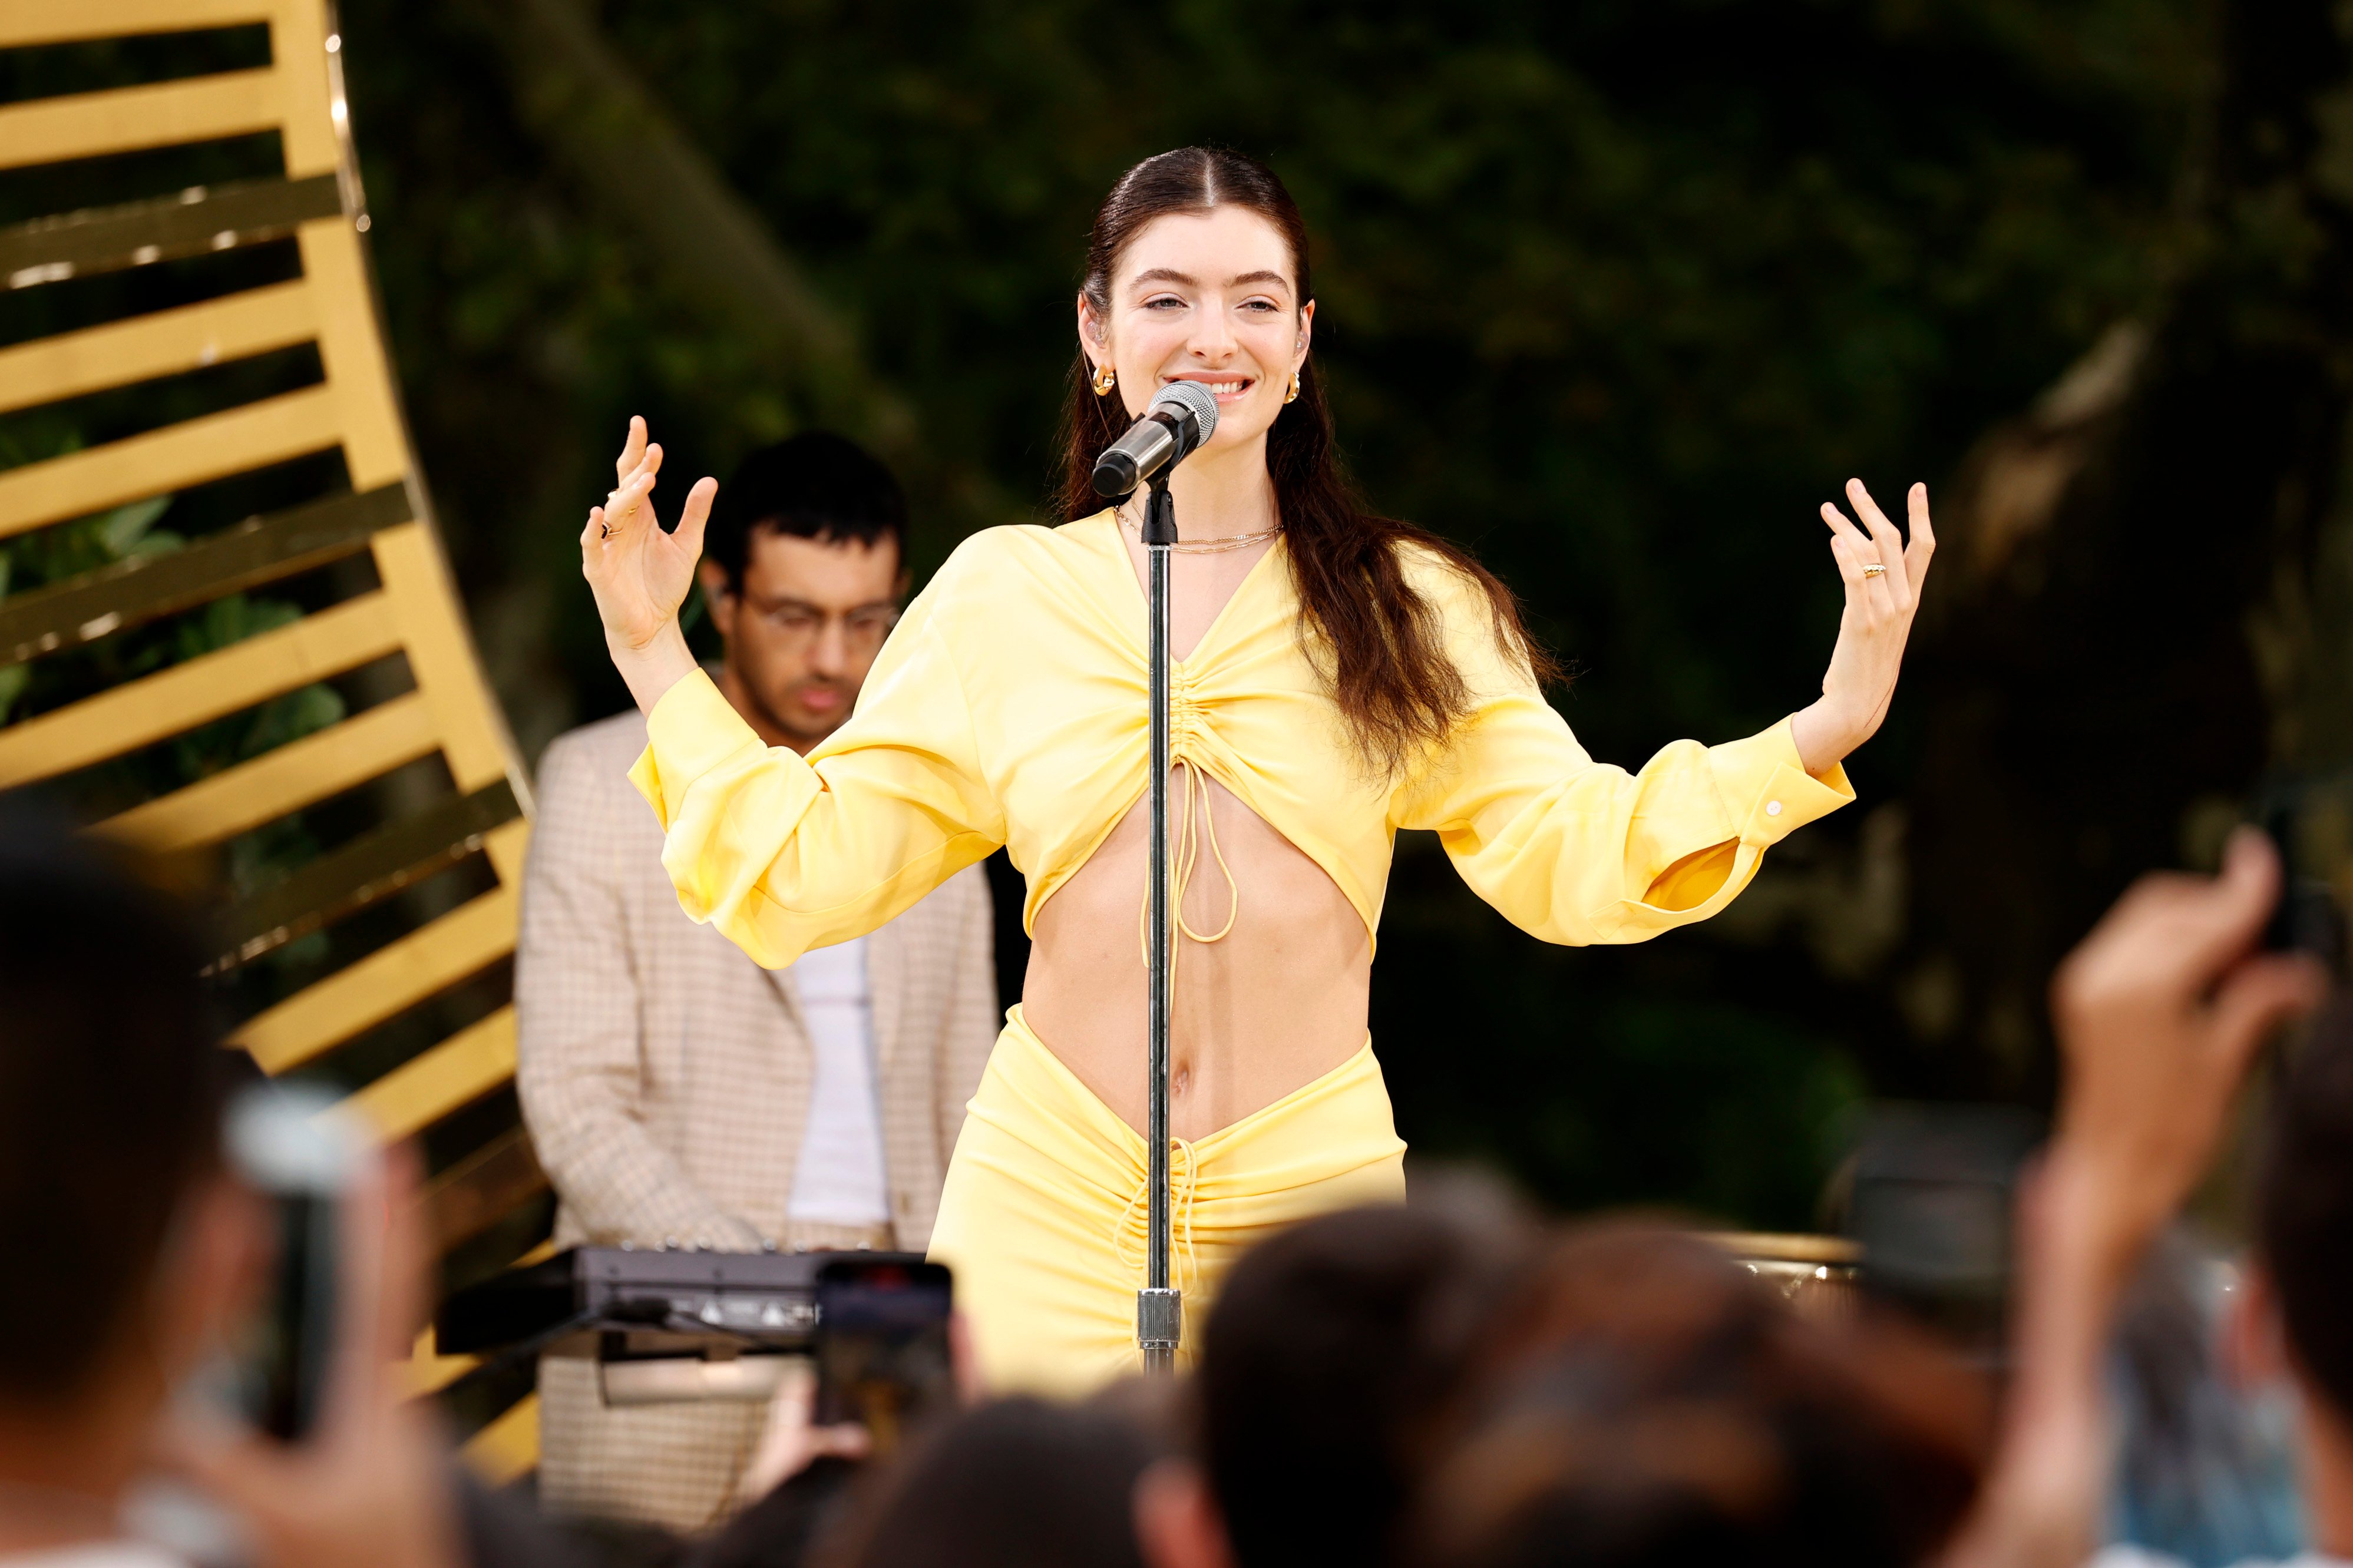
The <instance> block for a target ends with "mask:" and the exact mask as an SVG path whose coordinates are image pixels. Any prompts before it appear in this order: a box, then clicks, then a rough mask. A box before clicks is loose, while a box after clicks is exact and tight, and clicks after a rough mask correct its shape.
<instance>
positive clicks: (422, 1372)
mask: <svg viewBox="0 0 2353 1568" xmlns="http://www.w3.org/2000/svg"><path fill="white" fill-rule="evenodd" d="M481 1364H482V1358H481V1357H480V1356H478V1355H443V1354H442V1353H441V1352H439V1351H438V1350H436V1349H435V1348H434V1346H433V1330H432V1328H431V1327H430V1326H429V1325H428V1326H427V1327H426V1328H423V1329H420V1330H418V1331H417V1342H416V1343H415V1344H414V1345H412V1346H410V1347H409V1351H408V1359H407V1360H406V1361H405V1362H403V1363H400V1373H401V1381H402V1384H403V1385H404V1386H403V1388H402V1393H403V1394H405V1395H406V1397H408V1398H410V1399H418V1398H422V1397H423V1396H424V1395H426V1394H438V1393H440V1392H441V1391H442V1390H443V1389H445V1388H447V1387H448V1386H449V1385H450V1384H453V1383H455V1382H457V1381H458V1380H459V1378H461V1377H463V1376H465V1375H466V1374H467V1373H470V1372H471V1371H473V1370H474V1369H475V1368H476V1367H478V1366H480V1365H481Z"/></svg>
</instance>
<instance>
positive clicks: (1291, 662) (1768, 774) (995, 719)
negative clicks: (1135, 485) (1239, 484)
mask: <svg viewBox="0 0 2353 1568" xmlns="http://www.w3.org/2000/svg"><path fill="white" fill-rule="evenodd" d="M1409 570H1410V572H1411V575H1412V579H1413V582H1414V584H1415V586H1416V587H1417V588H1418V589H1419V591H1420V592H1421V593H1423V594H1424V595H1429V596H1430V597H1431V598H1432V599H1433V600H1434V602H1435V603H1436V604H1437V605H1439V607H1440V614H1441V616H1442V617H1443V623H1444V626H1445V627H1446V636H1447V646H1448V648H1449V650H1450V652H1451V654H1452V656H1453V658H1454V659H1455V661H1456V664H1457V666H1458V668H1461V671H1462V673H1463V675H1464V677H1465V678H1466V679H1467V680H1468V681H1469V682H1470V685H1471V688H1472V692H1473V693H1474V697H1475V705H1474V707H1473V710H1472V713H1471V715H1470V717H1469V718H1468V719H1467V720H1466V721H1464V722H1463V723H1462V724H1461V726H1460V727H1459V728H1458V730H1457V731H1456V733H1455V735H1454V736H1453V738H1452V740H1451V742H1450V743H1449V744H1448V745H1447V746H1446V748H1445V749H1444V750H1443V752H1440V753H1439V754H1436V755H1433V756H1431V757H1430V758H1428V759H1426V760H1425V762H1424V763H1422V764H1421V765H1419V766H1418V767H1415V768H1413V769H1411V770H1410V771H1409V772H1408V773H1406V774H1404V775H1403V776H1401V777H1398V778H1395V779H1384V778H1379V777H1377V776H1374V775H1372V774H1371V773H1369V772H1368V771H1367V770H1366V767H1365V766H1364V765H1363V763H1361V762H1360V761H1359V759H1358V757H1357V755H1356V752H1355V751H1354V749H1353V748H1352V747H1351V745H1350V744H1349V742H1348V740H1347V738H1346V736H1345V733H1344V731H1342V729H1341V723H1340V718H1339V713H1338V710H1336V709H1335V707H1334V705H1333V703H1332V700H1331V698H1330V696H1329V695H1328V694H1327V693H1326V691H1325V689H1324V684H1323V682H1322V681H1321V680H1320V679H1318V678H1317V676H1316V673H1315V671H1314V668H1313V666H1312V665H1311V664H1310V662H1309V659H1308V656H1307V653H1306V651H1305V649H1304V648H1303V647H1302V646H1301V643H1300V637H1301V629H1300V616H1301V611H1300V605H1299V600H1298V596H1297V594H1296V592H1295V590H1294V588H1293V581H1292V574H1291V572H1290V569H1289V563H1288V560H1287V557H1286V553H1285V551H1284V548H1283V546H1282V542H1280V541H1278V542H1277V543H1276V545H1275V547H1274V548H1273V549H1271V550H1270V551H1268V552H1267V553H1266V555H1265V556H1264V557H1263V558H1261V560H1260V561H1259V563H1257V564H1256V565H1255V566H1254V567H1252V568H1251V570H1250V574H1249V575H1248V576H1247V577H1246V578H1245V579H1244V580H1243V581H1242V584H1241V585H1240V587H1239V588H1238V589H1236V590H1235V592H1234V595H1233V598H1232V599H1231V600H1230V601H1229V602H1228V604H1227V605H1226V607H1225V609H1224V610H1223V612H1221V613H1220V614H1219V616H1218V618H1217V620H1216V621H1215V622H1214V623H1213V624H1212V625H1211V626H1210V627H1209V629H1208V632H1207V633H1206V634H1205V635H1204V636H1203V637H1202V638H1201V641H1200V644H1199V646H1198V647H1196V648H1195V649H1194V650H1193V653H1192V656H1191V657H1190V658H1185V659H1183V660H1180V661H1177V662H1176V664H1175V665H1174V666H1173V668H1172V672H1171V679H1170V692H1171V695H1170V719H1171V722H1170V751H1171V753H1172V754H1173V755H1174V756H1175V757H1176V759H1177V760H1179V761H1181V762H1184V763H1189V764H1191V765H1192V766H1194V767H1196V768H1198V769H1199V770H1200V771H1201V772H1202V773H1206V774H1208V776H1209V777H1211V778H1214V779H1216V780H1217V781H1218V782H1219V784H1223V785H1224V786H1225V787H1226V788H1227V789H1229V790H1230V791H1232V792H1233V794H1234V795H1236V796H1237V797H1239V798H1240V800H1241V802H1242V803H1243V804H1244V805H1247V806H1249V807H1250V809H1251V810H1252V811H1254V812H1256V813H1257V814H1258V815H1259V816H1261V817H1262V818H1263V819H1264V820H1265V821H1266V822H1267V823H1268V825H1269V826H1272V827H1273V828H1274V829H1275V831H1276V832H1278V833H1280V834H1282V836H1283V837H1285V838H1287V839H1289V840H1290V841H1291V842H1292V843H1293V844H1294V845H1296V846H1297V847H1299V848H1300V849H1301V850H1302V851H1303V853H1305V854H1306V855H1307V856H1308V857H1309V858H1312V859H1313V860H1314V862H1315V863H1316V864H1317V865H1318V866H1320V867H1322V868H1324V871H1325V872H1327V873H1328V874H1329V875H1330V876H1331V878H1332V880H1333V881H1334V882H1335V883H1336V884H1337V885H1338V886H1339V889H1340V890H1341V891H1342V892H1343V893H1344V894H1345V895H1346V896H1347V899H1348V900H1349V902H1350V903H1352V904H1354V905H1355V906H1356V911H1357V912H1358V913H1359V914H1361V915H1362V916H1363V917H1364V921H1365V928H1366V931H1368V932H1370V931H1377V929H1378V927H1379V923H1380V913H1381V900H1382V896H1383V893H1384V892H1385V890H1386V888H1387V884H1388V868H1389V856H1390V850H1391V846H1392V843H1393V841H1394V839H1395V837H1396V834H1397V830H1398V828H1400V827H1411V828H1430V829H1434V830H1435V831H1436V832H1437V834H1438V836H1439V840H1440V843H1441V844H1443V845H1444V846H1445V848H1446V852H1447V854H1448V855H1450V856H1451V857H1452V858H1453V860H1454V864H1455V866H1456V867H1457V868H1458V869H1460V870H1461V873H1462V877H1463V879H1464V880H1466V881H1468V882H1469V883H1470V884H1471V886H1472V889H1473V890H1475V891H1476V892H1477V893H1478V894H1479V896H1480V897H1482V898H1483V899H1485V900H1487V901H1488V902H1489V903H1491V904H1493V905H1494V906H1495V908H1496V909H1498V910H1502V911H1503V913H1504V915H1505V916H1506V917H1508V918H1509V919H1510V920H1511V921H1513V923H1514V924H1515V925H1517V926H1519V927H1520V928H1521V929H1522V930H1524V931H1528V932H1530V933H1531V934H1533V935H1535V936H1538V937H1541V938H1543V939H1544V940H1546V941H1547V942H1565V943H1571V944H1582V943H1586V942H1641V941H1643V940H1645V939H1646V938H1649V937H1652V936H1656V935H1657V934H1659V933H1660V932H1661V931H1667V930H1670V929H1672V928H1673V927H1675V926H1679V925H1685V924H1688V923H1690V922H1692V921H1699V920H1704V919H1705V918H1706V917H1708V916H1709V915H1712V914H1714V913H1715V911H1716V910H1720V909H1722V908H1723V907H1724V906H1725V904H1727V903H1729V902H1731V901H1732V900H1733V898H1734V897H1735V896H1736V894H1738V893H1739V891H1740V889H1743V888H1744V887H1746V886H1747V884H1748V880H1749V879H1750V878H1751V877H1753V876H1754V875H1755V874H1756V870H1757V861H1758V860H1759V858H1761V857H1762V856H1763V854H1764V852H1765V851H1766V849H1767V848H1768V847H1771V846H1772V845H1774V844H1776V843H1778V842H1779V841H1780V839H1781V838H1782V837H1783V836H1785V835H1786V834H1788V832H1789V830H1790V829H1792V828H1794V827H1797V826H1799V825H1801V824H1803V823H1808V822H1811V821H1813V820H1814V819H1815V818H1817V817H1820V816H1825V815H1827V814H1828V813H1830V812H1831V811H1833V810H1835V809H1837V808H1838V807H1839V806H1841V805H1844V804H1845V803H1846V802H1848V801H1850V800H1852V799H1853V798H1854V792H1853V791H1852V789H1851V788H1849V787H1848V784H1847V781H1846V775H1845V773H1844V772H1843V771H1842V770H1840V769H1836V768H1833V769H1832V770H1831V773H1830V774H1829V776H1828V777H1827V778H1823V779H1816V778H1814V777H1812V776H1810V775H1809V774H1808V773H1806V771H1805V767H1804V764H1803V763H1801V762H1800V761H1799V755H1798V749H1797V745H1796V742H1794V741H1793V740H1792V739H1791V738H1790V731H1789V722H1788V720H1786V719H1785V720H1783V721H1781V722H1780V723H1778V724H1776V725H1774V726H1773V727H1772V728H1771V729H1769V730H1767V731H1764V732H1763V733H1762V734H1758V735H1754V736H1751V737H1750V738H1748V739H1747V740H1745V741H1735V742H1730V743H1729V744H1726V745H1721V746H1702V745H1700V744H1698V743H1697V742H1692V741H1677V742H1674V743H1672V745H1669V746H1668V747H1666V748H1665V749H1664V750H1662V751H1661V752H1659V754H1658V755H1656V756H1654V757H1652V758H1651V761H1650V762H1649V763H1648V764H1647V765H1645V766H1644V767H1643V769H1642V771H1641V773H1631V774H1630V773H1627V772H1626V771H1625V770H1624V769H1622V768H1617V767H1611V766H1609V765H1606V764H1602V763H1596V762H1594V761H1593V759H1592V758H1590V757H1588V755H1586V753H1585V751H1584V749H1583V748H1582V747H1580V746H1579V745H1578V744H1577V740H1576V737H1575V736H1573V735H1571V734H1570V733H1569V730H1568V725H1567V723H1566V722H1565V721H1563V720H1562V719H1561V717H1560V715H1559V714H1558V713H1557V712H1556V711H1554V710H1553V708H1552V706H1551V704H1549V703H1547V702H1546V700H1544V697H1543V695H1542V693H1541V692H1539V691H1538V690H1537V689H1536V688H1535V684H1534V683H1533V682H1532V681H1531V680H1530V679H1528V678H1527V676H1526V675H1525V673H1524V672H1522V671H1521V670H1519V669H1517V668H1514V666H1513V665H1512V664H1511V663H1510V662H1509V661H1507V660H1506V659H1505V658H1504V657H1503V655H1502V654H1501V652H1500V651H1499V649H1498V648H1497V647H1496V642H1495V637H1494V634H1493V622H1492V621H1491V619H1490V617H1489V615H1488V610H1487V605H1486V602H1485V598H1484V595H1482V593H1481V592H1480V590H1479V589H1478V588H1477V586H1476V585H1475V584H1472V583H1470V582H1468V581H1466V580H1464V579H1463V578H1462V577H1461V575H1460V574H1458V573H1456V572H1454V571H1452V570H1451V568H1449V567H1447V566H1446V565H1445V564H1444V563H1441V562H1440V561H1438V560H1437V559H1436V558H1434V557H1428V556H1422V557H1418V558H1417V559H1416V560H1414V561H1412V562H1410V563H1409ZM647 730H648V735H649V744H648V746H647V748H646V751H645V753H644V754H643V755H642V756H640V757H639V758H638V763H637V765H636V767H634V768H633V769H632V770H631V771H630V775H629V776H630V778H631V780H632V781H633V782H634V783H635V784H637V786H638V790H639V791H640V792H641V793H643V794H644V795H645V797H646V799H647V800H648V801H649V802H650V803H651V804H652V805H653V808H654V811H655V812H656V814H657V815H658V816H659V817H660V819H661V824H662V826H663V829H664V831H665V832H666V833H667V835H668V839H667V842H666V844H665V846H664V848H663V851H662V864H663V866H664V867H665V868H667V869H668V870H669V872H670V879H671V880H672V881H673V882H674V883H676V884H677V887H678V893H679V902H680V904H681V906H682V907H683V908H684V909H685V910H686V912H687V913H688V914H689V915H691V916H692V917H693V918H694V919H695V920H697V921H708V922H714V923H716V924H717V925H718V927H719V929H720V930H721V931H723V932H724V933H726V935H727V936H728V937H729V938H730V939H732V940H733V942H735V943H736V944H737V945H738V946H740V947H741V948H743V949H744V952H747V953H749V954H751V955H752V957H753V958H754V960H755V961H756V962H758V963H762V964H765V965H766V966H767V967H769V968H772V969H773V968H778V967H781V966H783V965H785V964H788V963H792V962H793V960H794V959H796V958H797V957H799V956H800V954H801V953H803V952H806V951H807V950H808V949H809V948H812V947H823V946H825V945H827V944H828V943H831V942H845V941H847V940H849V938H851V937H854V936H860V935H863V934H864V933H866V932H868V931H872V930H874V929H875V928H876V927H878V926H880V925H881V924H882V923H883V922H885V921H889V920H890V919H891V918H892V917H893V916H895V915H897V914H899V913H900V912H901V911H902V910H905V909H907V908H908V907H909V906H910V905H912V904H913V903H914V902H915V901H916V900H918V899H921V898H922V897H923V895H924V894H925V893H928V892H930V891H931V890H932V889H934V888H936V887H938V886H939V885H940V884H941V883H942V882H944V881H945V880H946V879H948V878H949V877H951V876H954V875H955V873H956V872H957V871H959V870H961V869H963V868H965V867H966V866H969V865H971V864H972V863H973V862H975V861H976V860H980V859H982V858H986V857H987V855H988V854H989V853H990V852H991V851H992V850H994V849H996V848H997V846H999V845H1004V846H1006V847H1008V850H1009V852H1010V856H1011V858H1012V861H1013V864H1014V865H1015V866H1016V867H1017V868H1019V869H1020V870H1021V871H1023V872H1024V873H1025V874H1026V875H1027V876H1028V877H1029V899H1028V900H1027V902H1026V904H1025V906H1024V910H1023V918H1024V921H1025V923H1031V922H1034V920H1035V917H1036V915H1037V912H1038V910H1039V906H1041V905H1042V904H1044V903H1045V901H1046V900H1048V899H1050V898H1051V897H1052V896H1053V894H1054V890H1055V889H1057V888H1059V887H1060V886H1061V885H1062V883H1063V882H1064V881H1066V880H1068V879H1069V878H1070V877H1071V875H1072V873H1074V872H1076V871H1077V870H1078V868H1080V867H1082V866H1083V865H1085V864H1086V861H1087V858H1088V857H1089V856H1091V855H1092V854H1093V853H1094V850H1095V847H1096V846H1097V845H1099V844H1101V843H1102V842H1103V839H1104V837H1106V836H1108V835H1109V834H1110V832H1111V830H1112V828H1113V826H1115V825H1117V823H1118V822H1119V820H1120V819H1121V817H1123V816H1124V815H1125V814H1126V813H1127V811H1128V810H1129V808H1130V807H1131V806H1133V805H1134V803H1135V802H1136V800H1137V799H1138V798H1139V797H1141V796H1142V795H1143V794H1144V791H1145V774H1146V773H1147V772H1148V768H1147V765H1146V757H1145V751H1146V730H1147V715H1146V713H1145V602H1144V594H1143V590H1142V589H1141V587H1140V586H1139V585H1138V584H1137V583H1136V580H1135V572H1134V567H1133V566H1132V565H1131V564H1130V563H1129V560H1128V555H1127V551H1126V547H1125V544H1124V542H1123V540H1122V538H1121V535H1120V531H1119V525H1118V522H1117V521H1116V520H1115V518H1114V517H1113V514H1112V513H1110V512H1108V511H1106V512H1103V513H1101V514H1099V515H1097V516H1094V517H1091V518H1088V519H1086V520H1084V521H1079V522H1073V523H1069V524H1066V525H1064V526H1063V527H1060V528H1040V527H1034V526H1024V527H1008V528H992V529H988V530H986V531H983V532H980V533H977V534H975V535H974V536H973V537H971V538H970V539H967V540H966V541H965V542H964V543H963V545H962V546H961V547H959V548H958V549H957V551H956V552H955V554H954V555H953V556H951V557H950V558H949V559H948V562H947V563H946V564H945V565H944V566H942V567H941V568H940V571H939V573H938V574H937V575H936V576H934V578H933V579H932V582H931V584H929V586H927V587H926V588H925V589H924V590H923V593H922V594H920V595H917V596H916V598H915V601H914V602H913V604H912V605H909V606H908V608H907V613H906V615H905V616H904V617H903V618H902V620H901V622H900V624H899V626H898V627H897V629H896V630H895V631H893V632H892V636H891V640H890V641H889V642H888V643H887V644H885V645H884V646H883V648H882V651H881V656H880V657H879V658H877V659H876V660H875V663H874V668H873V670H872V672H871V674H870V675H869V676H868V678H867V681H866V685H865V689H864V690H863V691H862V692H861V693H860V696H859V699H858V705H857V708H856V710H855V711H854V713H853V714H852V716H851V717H850V719H849V722H847V723H845V724H844V725H843V726H842V727H841V728H840V729H839V731H835V733H834V734H833V735H832V736H831V737H829V738H828V740H827V741H826V742H824V743H823V744H822V745H819V746H818V747H817V748H816V749H815V750H814V751H812V752H810V753H809V755H808V758H807V761H806V762H804V761H803V760H802V759H801V758H800V757H799V756H798V755H797V754H796V753H794V752H790V751H786V750H784V749H781V748H770V747H768V746H765V745H764V744H762V743H761V742H760V740H759V738H758V737H757V736H756V735H754V733H753V731H752V729H751V726H749V725H748V724H746V723H744V721H743V719H742V718H741V717H740V716H738V715H737V713H736V712H735V710H733V708H732V707H730V706H729V705H728V703H727V700H726V699H725V698H723V697H722V696H721V695H720V694H719V690H718V689H717V688H716V687H715V686H713V685H712V682H711V681H710V679H708V678H707V677H705V676H703V675H702V674H700V673H697V674H695V675H691V676H689V677H687V678H686V679H683V680H681V681H680V682H679V683H678V684H677V685H676V686H674V687H672V688H671V689H670V690H669V691H668V692H666V693H665V694H664V695H663V696H662V698H661V700H659V702H657V703H656V704H655V705H654V708H653V711H652V713H651V714H650V715H649V721H648V725H647ZM1138 890H1139V894H1140V892H1141V889H1140V888H1139V889H1138Z"/></svg>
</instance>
